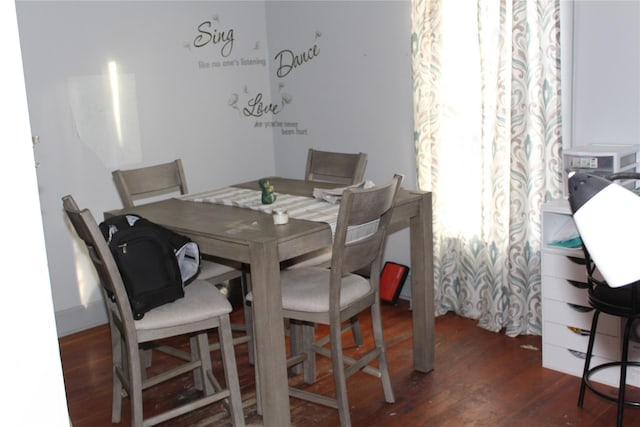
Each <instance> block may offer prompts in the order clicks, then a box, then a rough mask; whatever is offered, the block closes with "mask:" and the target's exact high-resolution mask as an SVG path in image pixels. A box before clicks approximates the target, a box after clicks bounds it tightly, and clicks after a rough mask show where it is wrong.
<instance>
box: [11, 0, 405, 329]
mask: <svg viewBox="0 0 640 427" xmlns="http://www.w3.org/2000/svg"><path fill="white" fill-rule="evenodd" d="M16 5H17V11H18V20H19V27H20V38H21V44H22V51H23V56H24V68H25V77H26V84H27V95H28V102H29V113H30V117H31V123H32V132H33V134H34V135H38V136H39V137H40V139H41V144H40V145H39V146H38V147H37V150H36V158H37V161H39V162H40V164H41V166H40V167H39V169H38V184H39V192H40V200H41V204H42V215H43V221H44V231H45V239H46V243H47V253H48V258H49V269H50V272H51V283H52V290H53V298H54V306H55V311H56V320H57V325H58V331H59V333H60V334H66V333H69V332H74V331H77V330H80V329H84V328H86V327H90V326H93V325H95V324H99V323H102V322H104V321H105V319H106V318H105V315H104V309H103V307H102V301H101V300H100V294H99V292H98V287H97V279H96V277H95V274H94V273H93V270H92V268H91V266H90V264H89V262H88V261H87V259H86V257H84V256H83V254H82V251H79V249H78V248H77V247H76V244H77V243H76V241H75V239H73V238H72V235H73V234H72V233H71V231H70V229H69V227H68V226H67V224H66V222H65V220H64V217H63V213H62V209H61V197H62V196H64V195H66V194H72V195H73V196H74V197H75V198H76V200H77V201H78V203H79V204H80V205H81V206H83V207H88V208H90V209H91V210H92V212H93V213H94V215H95V216H96V217H97V218H98V220H99V219H100V218H101V217H102V212H104V211H105V210H108V209H113V208H117V207H119V206H121V204H120V201H119V199H118V197H117V193H116V190H115V187H114V185H113V182H112V179H111V171H112V170H113V169H116V168H130V167H138V166H142V165H148V164H153V163H159V162H163V161H169V160H172V159H174V158H176V157H181V158H182V159H183V160H184V163H185V167H186V173H187V180H188V181H189V187H190V190H191V191H192V192H195V191H199V190H203V189H206V188H211V187H212V186H222V185H226V184H230V183H234V182H239V181H246V180H249V179H254V178H258V177H261V176H268V175H273V174H278V175H281V176H289V177H301V176H302V174H303V172H304V165H305V159H306V152H307V149H308V148H309V147H311V146H313V147H317V148H321V149H327V150H336V151H347V152H358V151H364V152H366V153H368V155H369V165H368V168H367V178H368V179H372V180H374V181H375V182H380V183H382V182H386V181H388V180H389V179H390V178H391V176H392V174H393V173H394V172H400V173H403V174H405V175H406V181H405V186H406V187H408V188H415V181H416V180H415V165H414V163H415V162H414V154H413V136H412V135H413V134H412V106H411V105H412V104H411V102H412V101H411V74H410V72H411V71H410V70H411V65H410V64H411V62H410V61H411V58H410V21H409V11H410V2H409V0H400V1H358V2H352V1H330V2H325V1H272V0H269V1H207V2H203V1H195V2H185V1H125V2H112V1H84V0H80V1H69V2H64V1H51V0H49V1H32V0H18V1H17V3H16ZM202 24H206V25H205V27H204V29H205V30H206V31H208V32H209V33H212V34H214V33H215V34H217V36H218V37H219V39H218V40H217V43H213V41H216V40H215V37H214V39H212V40H211V43H208V44H206V45H205V46H203V47H198V46H197V42H196V41H197V38H198V36H204V37H206V36H207V34H205V33H204V32H203V31H198V28H203V27H199V26H200V25H202ZM214 29H215V31H214ZM230 30H231V31H232V33H233V43H232V44H228V43H226V42H225V38H226V40H228V39H229V35H230V34H231V33H230ZM225 46H226V47H225ZM314 46H316V47H315V50H314ZM281 51H285V53H283V54H282V55H281V56H280V57H281V58H285V55H289V53H287V52H286V51H290V52H291V55H297V56H298V59H299V60H298V62H297V63H296V64H297V66H296V67H295V69H292V70H291V72H290V73H289V74H288V75H287V76H284V77H282V78H281V77H278V75H277V72H278V67H279V65H280V64H279V61H278V59H276V58H280V57H277V54H278V52H281ZM303 53H304V55H305V57H304V59H302V57H301V56H300V55H302V54H303ZM286 58H289V59H290V56H287V57H286ZM109 63H115V64H116V67H117V73H111V74H110V72H109V65H108V64H109ZM285 68H286V67H285ZM281 71H282V67H281ZM281 74H282V73H281ZM111 75H115V76H117V78H118V84H117V85H115V86H116V87H118V90H117V91H115V90H114V89H113V87H114V83H113V79H112V78H110V76H111ZM116 95H117V96H116ZM114 99H118V100H119V101H118V103H117V105H118V106H119V117H120V121H116V120H114V117H117V113H116V110H114V105H115V104H116V102H115V101H114ZM258 101H260V102H258ZM261 110H262V111H261ZM388 253H389V256H388V258H389V259H391V260H394V261H398V262H405V263H408V260H409V255H408V254H409V244H408V234H407V233H406V232H404V231H403V232H399V233H397V234H396V235H394V236H392V238H391V241H390V243H389V245H388Z"/></svg>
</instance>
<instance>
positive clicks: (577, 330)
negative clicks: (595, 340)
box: [567, 326, 589, 337]
mask: <svg viewBox="0 0 640 427" xmlns="http://www.w3.org/2000/svg"><path fill="white" fill-rule="evenodd" d="M567 329H569V330H570V331H571V332H573V333H574V334H577V335H580V336H583V337H585V336H587V337H588V336H589V331H588V330H586V329H582V328H576V327H575V326H567Z"/></svg>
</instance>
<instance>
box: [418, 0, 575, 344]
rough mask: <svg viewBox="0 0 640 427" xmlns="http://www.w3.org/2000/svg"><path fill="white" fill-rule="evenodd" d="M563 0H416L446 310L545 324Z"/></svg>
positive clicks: (532, 327) (428, 186)
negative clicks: (543, 289) (547, 211)
mask: <svg viewBox="0 0 640 427" xmlns="http://www.w3.org/2000/svg"><path fill="white" fill-rule="evenodd" d="M559 22H560V5H559V0H536V1H534V0H475V1H472V0H466V1H461V2H459V1H451V0H413V2H412V54H413V79H414V88H413V89H414V122H415V132H414V138H415V145H416V154H417V156H416V157H417V161H418V165H417V167H418V180H419V182H418V183H419V186H420V188H421V189H424V190H429V191H432V192H433V202H434V205H433V206H434V208H433V209H434V224H433V225H434V276H435V283H436V290H435V295H436V301H435V303H436V310H437V314H442V313H444V312H447V311H455V312H456V313H458V314H460V315H463V316H466V317H471V318H474V319H478V320H479V325H480V326H482V327H483V328H486V329H489V330H492V331H501V330H504V331H505V333H506V334H507V335H509V336H515V335H518V334H540V333H541V307H540V301H541V298H540V245H541V243H540V242H541V229H540V226H541V208H542V204H543V203H544V202H545V201H546V200H550V199H554V198H559V197H561V195H562V186H561V179H562V173H561V155H560V153H561V147H562V139H561V111H560V25H559Z"/></svg>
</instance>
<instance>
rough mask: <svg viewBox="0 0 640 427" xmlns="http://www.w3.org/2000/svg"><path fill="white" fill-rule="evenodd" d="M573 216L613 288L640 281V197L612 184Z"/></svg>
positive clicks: (593, 257)
mask: <svg viewBox="0 0 640 427" xmlns="http://www.w3.org/2000/svg"><path fill="white" fill-rule="evenodd" d="M573 219H574V221H575V223H576V227H577V228H578V232H579V233H580V237H581V238H582V243H583V244H584V245H585V247H586V248H587V251H589V255H590V256H591V258H592V259H593V262H594V263H595V264H596V266H597V267H598V270H599V271H600V273H602V277H603V278H604V279H605V280H606V282H607V284H608V285H609V286H610V287H612V288H617V287H621V286H625V285H629V284H631V283H633V282H636V281H638V280H640V197H638V196H637V195H636V194H634V193H632V192H631V191H629V190H627V189H626V188H624V187H622V186H620V185H618V184H615V183H611V185H608V186H606V187H605V188H603V189H602V190H600V191H598V192H597V193H596V194H595V195H594V196H592V197H591V198H590V199H589V200H587V201H586V202H585V203H584V204H583V205H582V206H580V207H579V208H578V209H577V211H576V212H574V213H573Z"/></svg>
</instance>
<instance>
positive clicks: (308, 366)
mask: <svg viewBox="0 0 640 427" xmlns="http://www.w3.org/2000/svg"><path fill="white" fill-rule="evenodd" d="M401 180H402V177H401V176H398V175H396V176H395V177H394V179H393V181H392V182H391V183H390V184H389V185H386V186H383V187H375V188H371V189H366V190H363V189H359V190H347V191H345V193H344V196H343V199H342V202H341V203H340V210H339V213H338V222H337V225H336V231H335V236H334V241H333V247H332V249H333V256H332V259H331V269H326V268H320V267H307V268H297V269H290V270H284V271H282V272H281V278H282V279H281V282H282V283H281V288H282V307H283V316H284V317H285V318H286V319H289V320H290V322H291V323H292V324H294V323H297V324H299V325H300V327H301V328H302V329H303V330H304V332H303V333H302V349H303V351H302V352H300V353H298V354H292V357H291V358H290V359H289V361H288V366H294V365H297V364H300V363H303V366H304V381H305V382H306V383H308V384H312V383H313V382H315V376H316V375H315V354H316V353H317V354H319V355H322V356H327V357H330V358H331V360H332V368H333V380H334V383H335V388H336V397H335V398H332V397H328V396H324V395H318V394H314V393H311V392H309V391H304V390H300V389H299V388H295V387H290V389H289V393H290V395H291V396H292V397H296V398H301V399H305V400H308V401H311V402H314V403H318V404H322V405H326V406H329V407H332V408H337V409H338V412H339V414H340V424H341V425H342V426H349V425H351V421H350V415H349V403H348V399H347V388H346V379H347V378H348V377H350V376H351V375H353V374H354V373H356V372H358V371H361V370H362V371H364V372H367V373H371V374H373V375H374V376H377V377H379V378H381V380H382V386H383V390H384V395H385V400H386V401H387V402H389V403H392V402H394V395H393V390H392V387H391V380H390V376H389V368H388V365H387V357H386V350H385V344H384V340H383V333H382V321H381V316H380V292H379V285H380V283H379V278H380V271H381V264H382V257H383V250H384V242H385V239H386V234H387V228H388V225H389V222H390V220H391V214H392V210H393V205H394V201H395V197H396V194H397V191H398V188H399V186H400V182H401ZM365 267H368V268H370V270H371V278H370V279H366V278H364V277H362V276H359V275H357V274H354V272H356V271H359V270H361V269H363V268H365ZM247 299H248V300H250V301H251V300H252V294H251V293H250V294H249V295H248V296H247ZM366 309H370V310H371V317H372V327H373V335H374V342H375V345H374V347H373V348H372V349H368V350H367V351H366V352H363V351H361V352H360V354H362V353H364V354H363V355H362V356H361V357H360V358H359V359H357V360H356V359H352V358H350V357H346V356H345V355H344V354H343V348H342V324H343V323H345V322H348V321H349V320H350V319H351V318H353V317H354V316H356V315H357V314H358V313H360V312H362V311H364V310H366ZM318 323H320V324H325V325H329V330H330V333H329V336H330V345H331V346H330V349H327V348H326V347H323V346H320V345H318V344H317V343H314V342H313V333H314V329H315V324H318ZM376 359H377V362H378V368H375V367H373V366H371V365H369V363H370V362H372V361H373V360H376ZM345 365H346V366H345Z"/></svg>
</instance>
